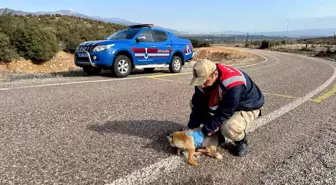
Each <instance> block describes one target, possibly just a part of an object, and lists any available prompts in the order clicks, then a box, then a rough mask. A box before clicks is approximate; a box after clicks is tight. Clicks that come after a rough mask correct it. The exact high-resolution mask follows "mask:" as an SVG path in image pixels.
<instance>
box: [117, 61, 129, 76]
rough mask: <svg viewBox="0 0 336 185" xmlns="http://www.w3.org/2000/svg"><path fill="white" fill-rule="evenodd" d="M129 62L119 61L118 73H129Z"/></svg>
mask: <svg viewBox="0 0 336 185" xmlns="http://www.w3.org/2000/svg"><path fill="white" fill-rule="evenodd" d="M128 67H129V66H128V62H127V61H126V60H119V62H118V71H119V72H120V73H122V74H125V73H127V71H128Z"/></svg>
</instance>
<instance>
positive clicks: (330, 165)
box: [0, 51, 336, 185]
mask: <svg viewBox="0 0 336 185" xmlns="http://www.w3.org/2000/svg"><path fill="white" fill-rule="evenodd" d="M253 52H257V53H259V54H261V55H263V56H264V57H265V58H267V61H265V62H262V63H259V64H256V65H252V66H246V67H241V69H242V70H244V71H246V72H247V73H248V74H250V75H251V77H252V78H253V79H254V80H255V81H256V83H257V84H258V85H259V86H260V88H261V89H262V90H263V92H265V96H266V104H265V106H264V109H263V114H264V116H263V117H261V118H260V119H259V120H258V121H256V122H255V123H254V125H253V126H252V127H251V128H250V130H249V133H248V137H249V154H248V156H247V157H245V158H238V157H235V156H232V155H231V154H230V153H229V152H228V150H226V149H221V152H222V153H223V160H222V161H218V160H215V159H212V158H209V157H205V156H202V157H201V158H200V159H198V160H199V162H200V166H197V167H193V166H189V165H188V164H187V163H186V162H185V159H184V158H183V157H179V156H176V155H175V150H174V149H172V148H171V147H169V145H168V143H167V141H166V140H165V136H166V135H167V134H169V133H170V132H173V131H175V130H179V129H181V128H183V127H185V126H186V124H187V121H188V117H189V113H190V109H189V106H188V105H189V99H190V98H191V96H192V92H193V88H192V87H190V86H188V82H189V81H190V79H191V74H190V69H184V71H183V73H181V74H178V75H172V74H171V73H167V72H155V73H148V74H135V75H131V76H130V77H128V78H125V79H116V78H111V77H108V75H107V76H104V75H103V76H101V77H80V76H70V77H66V78H64V77H61V78H49V79H37V80H35V79H30V80H19V81H13V82H2V83H0V107H1V114H0V148H1V150H0V184H34V185H37V184H72V185H73V184H118V185H121V184H203V185H206V184H336V163H335V161H336V147H335V146H336V121H335V120H336V115H335V111H336V96H335V93H336V82H335V80H334V79H335V78H336V72H335V67H334V66H335V63H330V62H327V61H323V60H319V59H312V58H308V57H303V56H295V55H291V54H285V53H278V52H269V51H253ZM165 88H168V89H165Z"/></svg>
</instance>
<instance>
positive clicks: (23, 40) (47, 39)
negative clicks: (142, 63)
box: [0, 12, 126, 63]
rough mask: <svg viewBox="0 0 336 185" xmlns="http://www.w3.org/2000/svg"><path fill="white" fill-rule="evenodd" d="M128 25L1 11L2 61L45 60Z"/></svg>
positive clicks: (0, 43) (0, 58)
mask: <svg viewBox="0 0 336 185" xmlns="http://www.w3.org/2000/svg"><path fill="white" fill-rule="evenodd" d="M125 27H126V26H123V25H117V24H112V23H105V22H101V21H95V20H91V19H84V18H79V17H73V16H63V15H58V14H56V15H38V16H36V15H27V16H20V15H14V14H12V13H11V12H4V13H3V14H2V15H0V53H1V55H0V61H2V62H10V61H11V60H13V59H17V58H18V57H23V58H24V59H26V60H32V61H33V62H36V63H42V62H45V61H47V60H50V59H51V58H52V57H54V56H55V55H56V53H57V52H59V51H64V52H68V53H72V52H74V50H75V49H76V47H77V45H78V44H79V43H81V42H83V41H87V40H98V39H104V38H105V37H106V36H108V35H109V34H112V33H114V32H115V31H118V30H120V29H123V28H125Z"/></svg>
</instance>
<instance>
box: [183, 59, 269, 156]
mask: <svg viewBox="0 0 336 185" xmlns="http://www.w3.org/2000/svg"><path fill="white" fill-rule="evenodd" d="M190 85H192V86H195V92H194V94H193V96H192V99H191V102H190V103H191V104H190V106H191V110H192V111H191V114H190V118H189V122H188V128H189V129H193V128H196V127H199V126H200V125H201V123H202V124H203V127H202V129H201V131H199V132H201V133H202V134H201V137H203V136H211V135H213V134H219V136H221V137H220V138H222V139H221V142H224V141H225V139H224V137H226V138H228V139H230V140H232V141H234V143H235V146H236V147H235V149H236V155H238V156H245V155H246V154H247V136H246V131H245V130H246V128H247V126H248V125H249V124H251V122H252V121H254V120H255V119H256V118H258V117H259V116H260V115H261V111H260V108H261V107H262V106H263V104H264V95H263V93H262V92H261V90H260V89H259V87H258V86H257V85H256V84H255V83H254V82H253V81H252V79H251V78H250V77H249V76H248V75H247V74H246V73H244V72H243V71H240V70H238V69H236V68H234V67H230V66H226V65H224V64H216V63H214V62H212V61H209V60H207V59H205V60H200V61H197V62H196V63H195V64H194V66H193V79H192V80H191V82H190ZM218 131H220V132H218ZM223 136H224V137H223ZM198 139H199V138H198ZM201 139H202V138H201Z"/></svg>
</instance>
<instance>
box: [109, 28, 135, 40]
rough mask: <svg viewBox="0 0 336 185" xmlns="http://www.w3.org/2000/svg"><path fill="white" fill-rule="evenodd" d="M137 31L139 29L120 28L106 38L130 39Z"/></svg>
mask: <svg viewBox="0 0 336 185" xmlns="http://www.w3.org/2000/svg"><path fill="white" fill-rule="evenodd" d="M138 31H139V29H127V30H121V31H117V32H115V33H113V34H112V35H110V36H108V37H107V38H106V39H107V40H118V39H132V38H133V37H134V35H135V34H136V33H137V32H138Z"/></svg>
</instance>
